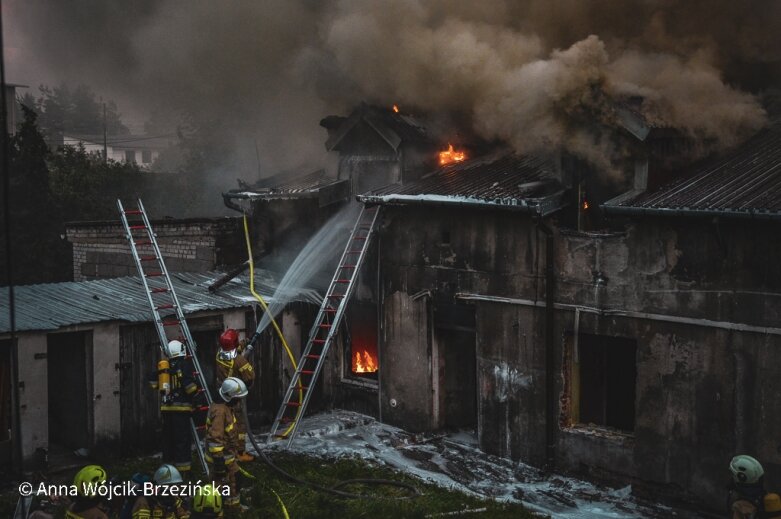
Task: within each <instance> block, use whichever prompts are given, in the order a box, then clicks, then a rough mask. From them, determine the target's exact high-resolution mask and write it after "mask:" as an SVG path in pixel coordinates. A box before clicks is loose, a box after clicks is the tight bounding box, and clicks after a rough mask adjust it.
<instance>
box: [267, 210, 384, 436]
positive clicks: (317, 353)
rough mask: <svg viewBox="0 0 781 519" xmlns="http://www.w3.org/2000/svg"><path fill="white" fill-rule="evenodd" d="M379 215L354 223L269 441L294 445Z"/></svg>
mask: <svg viewBox="0 0 781 519" xmlns="http://www.w3.org/2000/svg"><path fill="white" fill-rule="evenodd" d="M378 214H379V206H373V207H364V208H363V209H362V210H361V214H360V215H359V216H358V220H357V221H356V222H355V226H354V227H353V230H352V233H351V234H350V239H349V240H347V246H346V247H345V249H344V252H343V253H342V257H341V258H340V260H339V266H338V267H337V269H336V272H335V273H334V277H333V279H332V280H331V284H330V285H329V286H328V290H327V291H326V293H325V297H324V298H323V303H322V305H321V306H320V311H319V312H318V313H317V317H316V318H315V322H314V325H313V326H312V330H311V331H310V332H309V340H308V341H307V343H306V347H305V348H304V352H303V354H302V355H301V359H300V360H299V361H298V366H297V367H296V371H295V373H294V374H293V377H292V378H291V379H290V386H288V388H287V392H286V393H285V398H284V399H283V401H282V405H281V406H280V408H279V411H278V412H277V417H276V418H275V419H274V424H273V425H272V426H271V432H270V433H269V442H271V441H274V440H282V439H285V438H286V439H287V447H290V444H291V443H292V442H293V438H294V437H295V435H296V432H297V431H298V425H299V422H300V418H303V416H304V413H305V412H306V407H307V405H308V404H309V399H310V397H311V396H312V391H313V390H314V387H315V383H316V382H317V377H318V375H319V374H320V370H321V369H322V368H323V364H324V363H325V358H326V355H327V354H328V349H329V348H330V346H331V344H332V343H333V341H334V338H335V337H336V334H337V332H338V330H339V324H340V323H341V321H342V317H344V312H345V309H346V308H347V302H348V300H349V299H350V295H351V294H352V292H353V289H354V288H355V281H356V279H358V272H359V270H360V268H361V265H362V264H363V261H364V259H365V258H366V251H367V250H368V249H369V242H370V241H371V237H372V235H373V234H374V225H375V223H376V222H377V215H378Z"/></svg>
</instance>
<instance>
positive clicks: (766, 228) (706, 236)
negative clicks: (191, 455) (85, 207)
mask: <svg viewBox="0 0 781 519" xmlns="http://www.w3.org/2000/svg"><path fill="white" fill-rule="evenodd" d="M366 110H367V109H366V108H365V107H364V108H362V109H361V110H359V111H358V112H357V113H366ZM375 113H376V112H375ZM380 113H388V114H391V112H380ZM619 115H620V117H618V119H617V120H618V121H619V123H618V124H619V126H618V128H616V131H617V132H618V135H619V137H620V138H621V139H625V140H626V141H627V142H629V143H630V145H629V146H628V148H627V149H629V150H630V152H629V153H628V154H627V155H626V156H625V157H624V159H623V162H622V165H621V166H620V167H621V168H622V171H623V172H624V179H623V180H621V181H619V182H614V181H605V180H603V179H600V178H599V177H598V175H600V172H599V171H598V170H595V169H594V167H593V166H590V165H589V164H586V163H584V162H582V161H578V160H577V159H575V158H573V157H571V156H567V155H566V154H550V155H539V156H535V155H532V154H526V155H520V154H518V153H516V152H513V151H511V150H505V149H501V148H499V149H495V150H494V151H492V152H490V153H486V154H482V155H478V156H476V157H469V158H466V159H465V160H463V161H462V160H457V161H453V162H452V163H450V164H446V165H442V166H440V165H439V163H438V159H439V157H440V155H439V152H441V151H444V152H445V153H446V154H448V155H450V154H452V153H453V152H454V150H451V149H450V148H448V144H447V142H444V143H439V144H438V145H433V146H430V147H428V148H427V149H428V150H429V155H428V156H427V157H426V158H425V159H424V160H422V161H421V162H420V163H419V164H418V165H417V167H419V168H424V167H427V168H428V171H429V173H425V174H420V175H417V174H410V175H405V174H402V173H401V172H403V171H408V170H412V169H415V168H414V167H412V168H411V167H410V164H409V163H405V162H403V161H404V160H406V159H405V155H404V154H403V153H401V152H397V154H396V155H395V162H394V161H391V160H389V157H390V155H388V156H387V157H385V158H384V159H383V160H388V163H387V164H386V167H385V169H384V170H382V171H381V172H378V170H374V171H375V174H376V177H369V176H367V177H366V178H363V179H362V180H360V181H356V180H355V179H353V178H352V177H351V176H350V175H351V174H354V173H355V172H356V171H361V173H362V174H364V175H371V174H372V173H371V171H373V170H372V169H371V168H366V169H360V168H358V169H351V167H352V165H353V164H356V163H359V162H362V161H364V162H365V161H367V160H375V159H376V161H377V162H378V163H379V162H381V161H380V159H379V158H377V157H375V156H374V155H373V154H372V153H374V151H372V150H375V148H374V147H373V146H374V145H375V144H376V143H377V142H385V143H387V142H388V141H387V140H385V139H383V138H382V134H383V133H384V132H386V128H382V127H381V126H380V125H379V123H377V122H376V121H375V124H374V125H373V124H368V123H365V122H360V123H359V122H356V121H355V115H353V116H351V118H347V119H338V120H339V121H341V125H345V127H344V128H343V127H341V126H339V125H335V124H333V122H334V121H336V120H337V119H330V122H329V123H327V124H326V127H328V128H329V134H330V138H329V141H328V142H329V146H330V145H331V144H333V143H334V141H335V139H334V135H341V136H342V137H341V140H340V141H339V144H338V146H339V149H338V150H337V151H338V153H339V155H338V161H337V162H338V164H339V168H338V173H337V179H336V180H332V179H333V177H329V176H328V175H326V174H325V173H323V174H322V176H321V177H319V178H318V180H317V182H316V183H313V184H312V185H310V186H309V187H308V188H307V189H306V190H302V191H301V192H300V193H292V192H289V191H286V190H285V189H284V188H275V187H269V188H267V189H265V188H261V189H257V188H255V189H247V190H243V191H242V190H237V191H234V192H231V193H228V194H226V197H227V199H228V200H234V199H239V200H240V199H250V200H251V201H252V207H253V208H254V210H255V212H256V219H257V218H258V216H257V215H264V216H262V217H260V219H261V220H263V219H265V218H266V217H267V216H268V215H269V214H271V213H272V212H273V207H274V205H275V204H285V203H289V200H290V199H291V198H297V199H299V202H298V203H300V204H301V206H302V207H303V206H305V204H308V206H309V207H311V208H313V209H312V210H315V209H314V208H315V207H316V208H317V210H319V211H326V212H328V211H331V212H333V211H335V209H333V208H332V209H330V210H329V209H328V208H329V207H330V206H331V205H335V206H340V205H343V204H349V203H350V202H349V200H348V197H347V193H348V192H349V193H351V194H352V196H355V197H356V198H357V200H358V202H360V203H362V204H365V205H367V206H371V205H379V206H380V207H381V223H380V226H379V229H378V233H377V239H376V240H375V243H374V245H373V249H372V251H371V254H370V258H369V259H368V260H367V261H366V263H365V266H364V268H363V271H362V273H361V276H360V283H359V288H358V290H357V292H356V295H355V296H354V300H353V301H352V302H351V306H350V315H349V316H348V318H347V319H346V322H345V324H344V326H343V329H342V330H341V331H340V334H339V344H338V347H337V348H336V351H335V352H334V353H333V354H332V356H331V358H330V360H329V363H328V365H327V366H326V369H325V370H324V371H323V374H322V388H321V389H322V392H321V393H320V397H319V401H318V402H317V403H316V405H315V408H323V407H330V406H334V407H339V408H346V409H353V410H358V411H361V412H365V413H368V414H371V415H373V416H375V417H377V418H379V419H380V420H382V421H384V422H387V423H391V424H394V425H398V426H400V427H404V428H407V429H410V430H418V431H426V430H436V429H441V428H471V429H473V430H474V431H475V433H476V435H477V438H478V441H479V444H480V446H481V447H482V448H483V449H484V450H486V451H487V452H491V453H496V454H500V455H503V456H507V457H509V458H512V459H517V460H521V461H524V462H527V463H531V464H534V465H538V466H548V467H556V468H557V469H558V470H564V471H568V472H573V473H578V474H580V475H583V476H586V477H590V478H597V479H602V480H606V481H611V482H614V483H622V484H624V483H631V484H632V485H633V488H634V489H635V491H636V492H637V493H640V494H643V493H645V494H649V495H654V496H659V495H666V496H668V497H669V498H670V499H682V500H688V501H697V502H707V501H709V500H710V501H711V502H715V501H713V500H714V499H717V498H718V496H720V494H721V484H722V480H723V477H722V474H723V472H724V467H725V466H726V462H727V461H728V460H729V458H730V457H731V456H732V455H733V454H734V453H736V452H750V453H755V454H757V455H758V456H759V457H760V458H761V459H762V460H763V462H764V463H765V466H766V469H767V473H768V478H769V481H777V480H779V479H781V472H779V470H780V469H778V467H781V460H779V459H777V458H778V454H777V451H776V448H775V443H774V440H773V438H774V437H775V435H776V433H775V432H774V431H775V428H774V427H775V426H774V425H773V424H774V423H775V421H774V420H773V419H772V418H771V417H769V416H767V415H766V414H765V413H762V412H761V409H763V408H765V406H766V405H767V406H770V405H771V401H772V399H773V396H772V395H773V394H775V393H773V391H772V387H774V384H775V382H774V380H775V378H774V377H773V375H772V373H773V372H774V370H773V368H772V366H774V363H773V361H772V360H771V357H770V356H771V355H772V353H771V350H772V343H773V341H774V340H775V339H774V337H775V335H776V328H775V327H777V326H778V324H779V323H778V318H777V316H776V315H775V313H774V312H773V310H772V305H768V304H767V303H768V301H769V299H768V298H772V297H776V295H777V294H776V292H777V289H778V279H776V278H777V277H778V275H777V274H778V273H775V271H776V270H777V268H776V267H775V265H776V264H778V262H777V261H776V260H775V258H776V257H777V255H778V251H776V250H775V247H774V246H773V245H772V244H773V243H774V240H772V238H771V235H772V232H773V229H774V225H775V224H774V221H775V220H776V218H777V217H776V212H777V208H776V207H775V199H774V198H773V197H774V193H775V187H776V183H777V181H776V179H777V175H776V172H777V168H778V164H779V158H778V156H777V154H776V153H775V151H774V150H775V149H776V148H778V147H779V136H780V135H781V133H779V132H778V127H777V126H771V128H770V129H769V130H765V131H763V132H761V133H760V134H759V135H758V136H756V137H755V138H754V139H752V140H750V141H749V142H747V143H746V144H745V145H743V146H741V147H739V148H738V149H736V150H734V151H733V152H731V154H729V155H727V156H723V157H721V158H717V159H711V160H710V161H704V162H695V163H692V164H687V163H685V161H684V162H681V161H673V160H670V158H671V156H672V154H671V150H676V149H681V148H686V147H687V146H690V145H691V144H690V143H687V141H686V140H685V139H682V138H681V135H680V134H678V133H677V132H675V131H674V130H672V129H668V128H664V127H661V126H658V125H657V126H652V125H648V124H647V123H646V122H645V121H644V120H643V119H642V117H640V116H638V114H637V113H636V112H634V111H632V110H622V111H620V113H619ZM391 117H393V116H392V115H391ZM378 127H380V128H382V129H380V130H378ZM348 128H349V130H348ZM418 128H420V126H419V125H417V124H416V125H415V127H414V129H415V132H417V131H418ZM401 133H403V132H399V134H401ZM386 137H387V135H386ZM402 141H403V139H402ZM367 142H371V143H372V144H370V145H368V147H369V148H370V150H367V149H363V148H362V147H361V146H362V145H363V144H364V143H367ZM416 142H420V141H416ZM331 149H333V148H331ZM388 149H391V148H390V147H388ZM420 156H421V157H425V154H422V155H420ZM405 164H406V165H405ZM345 165H348V166H347V167H345ZM391 172H392V173H391ZM670 179H672V180H670ZM334 182H336V183H338V182H344V183H347V185H349V189H348V188H347V187H345V188H343V189H344V191H343V193H344V194H345V196H344V198H341V199H339V200H336V199H335V198H332V197H326V198H325V199H323V198H319V197H320V196H321V195H320V193H321V192H323V191H322V190H326V189H329V186H332V185H333V183H334ZM364 186H373V187H371V188H369V189H367V190H365V191H361V189H360V188H361V187H364ZM302 199H306V200H309V202H304V201H303V200H302ZM313 200H318V202H317V203H315V202H313ZM323 200H325V201H326V202H327V203H325V204H324V203H323V202H322V201H323ZM296 214H297V213H296V212H295V210H294V211H292V212H290V211H286V212H285V218H288V219H292V220H291V221H290V223H289V225H291V226H295V225H297V223H295V221H296V220H298V217H297V216H296ZM298 214H301V215H304V214H308V213H306V212H305V211H304V212H301V213H298ZM673 215H674V216H676V217H677V218H669V216H673ZM302 224H303V225H307V223H306V222H302ZM259 225H261V226H263V225H268V224H267V223H266V222H263V221H260V222H259ZM273 226H274V225H273V224H272V225H271V227H273ZM345 232H347V231H345ZM332 267H333V266H332V265H329V266H328V268H324V271H326V272H328V271H329V269H330V272H333V268H332ZM302 326H303V327H306V325H305V323H304V324H302ZM367 368H369V369H367ZM280 397H281V395H280ZM768 399H770V400H768ZM752 402H753V403H754V404H757V403H760V402H766V404H761V405H752V404H751V403H752ZM768 408H769V407H768Z"/></svg>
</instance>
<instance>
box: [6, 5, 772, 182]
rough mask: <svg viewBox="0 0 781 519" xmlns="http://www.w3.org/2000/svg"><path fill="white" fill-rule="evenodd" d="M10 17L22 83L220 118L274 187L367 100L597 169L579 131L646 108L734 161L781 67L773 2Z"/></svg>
mask: <svg viewBox="0 0 781 519" xmlns="http://www.w3.org/2000/svg"><path fill="white" fill-rule="evenodd" d="M3 5H4V8H5V9H6V12H5V13H4V17H5V20H6V23H7V24H10V27H9V30H8V42H9V44H10V46H12V47H14V49H10V50H11V52H12V53H14V52H15V53H16V56H17V58H19V57H20V56H21V57H24V58H25V59H24V61H25V62H24V63H18V62H14V60H13V59H11V64H12V66H14V65H15V66H16V67H17V69H19V70H26V71H30V74H33V75H34V74H35V73H36V72H38V71H44V70H45V71H46V77H48V78H52V77H56V78H57V79H61V80H65V81H69V82H83V83H87V84H90V85H91V86H93V88H95V89H96V90H99V91H103V92H106V93H107V94H108V95H110V96H114V97H116V98H117V99H118V100H119V101H120V103H122V105H123V106H125V107H126V108H125V111H126V112H128V111H130V112H139V113H151V112H160V111H166V112H176V111H187V112H189V113H192V114H198V115H200V116H203V117H205V118H222V119H224V120H226V121H229V123H230V124H229V125H227V127H228V128H230V132H231V138H232V139H233V140H234V142H235V143H236V148H237V149H245V150H246V149H247V148H250V149H251V150H252V153H251V156H252V161H254V142H257V143H258V144H259V149H260V150H259V151H260V155H261V156H262V159H263V162H264V165H266V166H267V169H277V168H286V167H293V166H296V165H298V164H300V163H302V162H306V161H317V160H319V159H320V158H321V157H322V152H323V148H322V142H323V140H324V135H323V134H322V133H321V129H320V128H319V127H318V126H317V124H316V122H317V120H318V119H319V118H320V117H322V116H324V115H327V114H329V113H334V112H340V111H344V110H346V109H348V108H349V107H350V106H351V105H353V104H355V103H356V102H357V101H360V100H367V101H370V102H377V103H383V104H388V105H389V104H392V103H396V104H399V105H401V106H402V108H403V109H404V108H407V109H408V110H413V111H425V112H435V111H446V112H450V113H457V114H459V115H460V116H462V117H465V118H466V119H467V120H470V121H471V122H472V125H473V129H474V130H475V131H476V132H478V133H479V134H480V135H482V136H483V137H486V138H500V139H503V140H506V141H508V142H510V143H511V144H512V145H513V146H515V147H516V148H517V149H519V150H522V151H528V150H536V149H540V148H543V149H549V148H553V147H561V146H565V147H568V148H570V149H572V150H575V151H576V152H579V153H580V154H582V155H584V156H587V157H591V158H592V160H594V161H595V162H600V160H603V158H600V157H604V156H606V155H608V154H609V150H603V149H601V148H600V144H598V143H596V142H595V141H594V139H593V136H592V135H591V134H590V132H589V129H588V127H587V126H580V125H578V124H573V118H574V119H577V118H576V117H574V116H575V115H582V114H584V113H585V114H593V117H594V118H596V119H599V118H609V117H610V109H609V107H610V105H611V102H612V100H615V99H621V98H626V97H629V96H639V97H642V98H643V99H644V101H643V106H642V110H643V111H644V112H645V113H646V114H647V116H648V117H650V118H651V119H653V120H654V121H655V122H659V123H664V124H669V125H672V126H676V127H678V128H680V129H681V130H683V131H684V132H687V133H688V134H690V135H691V136H693V137H697V138H700V139H702V140H704V141H707V142H710V143H712V144H714V145H715V146H719V147H727V146H731V145H734V144H735V143H737V142H739V141H741V140H742V139H744V138H746V137H747V136H748V135H750V134H751V133H752V132H754V131H756V130H757V129H758V128H760V127H761V126H762V125H763V124H765V117H766V116H765V113H764V111H763V110H762V108H761V106H760V103H759V102H758V100H757V98H756V97H755V94H756V93H757V92H759V91H761V90H762V89H764V88H767V87H769V86H774V83H775V82H776V81H777V80H778V78H779V73H778V71H779V62H780V60H781V38H778V37H777V34H778V29H779V23H780V22H781V3H779V2H776V1H773V0H747V1H745V2H734V1H726V0H708V1H705V0H591V1H587V0H526V1H509V0H483V1H480V2H474V1H471V0H460V1H446V0H330V1H329V0H324V1H315V0H265V1H253V0H232V1H230V2H222V1H204V0H200V1H193V0H188V1H185V0H142V1H138V0H136V1H133V2H107V1H105V0H73V1H69V2H59V1H55V0H50V1H42V0H10V1H7V2H5V3H4V4H3ZM18 79H19V80H25V79H26V78H18ZM748 92H751V93H748ZM252 161H250V162H252ZM247 169H248V170H251V171H254V169H255V168H254V165H252V166H248V167H247ZM217 174H220V175H222V174H224V175H226V176H227V178H228V179H230V181H232V179H233V178H234V177H235V176H237V173H236V172H217Z"/></svg>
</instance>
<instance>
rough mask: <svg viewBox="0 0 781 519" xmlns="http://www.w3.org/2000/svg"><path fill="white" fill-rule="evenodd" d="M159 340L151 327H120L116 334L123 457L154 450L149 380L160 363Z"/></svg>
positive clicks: (153, 403)
mask: <svg viewBox="0 0 781 519" xmlns="http://www.w3.org/2000/svg"><path fill="white" fill-rule="evenodd" d="M160 355H161V353H160V339H159V338H158V336H157V331H155V328H154V327H153V326H152V325H150V324H138V325H132V326H123V327H122V328H121V329H120V332H119V409H120V411H119V423H120V430H121V435H122V437H121V441H122V454H123V455H126V456H127V455H131V454H135V453H137V452H147V451H151V450H153V449H156V448H157V434H156V431H157V428H158V426H159V423H160V420H159V417H158V402H157V392H156V391H155V390H153V389H152V388H151V387H150V386H149V380H150V379H151V378H153V377H154V373H155V372H156V371H157V361H158V360H160Z"/></svg>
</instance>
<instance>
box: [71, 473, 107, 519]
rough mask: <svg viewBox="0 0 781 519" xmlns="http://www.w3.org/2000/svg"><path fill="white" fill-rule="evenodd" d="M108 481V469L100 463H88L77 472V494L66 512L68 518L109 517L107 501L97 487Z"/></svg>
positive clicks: (104, 518)
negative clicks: (99, 493)
mask: <svg viewBox="0 0 781 519" xmlns="http://www.w3.org/2000/svg"><path fill="white" fill-rule="evenodd" d="M105 482H106V471H105V470H104V469H103V467H101V466H100V465H87V466H86V467H84V468H83V469H81V470H80V471H78V472H77V473H76V477H74V478H73V485H74V486H75V487H76V493H77V496H76V497H75V498H74V500H73V502H72V503H71V504H70V506H68V510H67V511H66V512H65V518H66V519H108V512H107V508H106V506H105V501H104V499H103V498H102V497H100V495H98V490H97V487H98V486H100V485H102V484H104V483H105Z"/></svg>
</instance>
